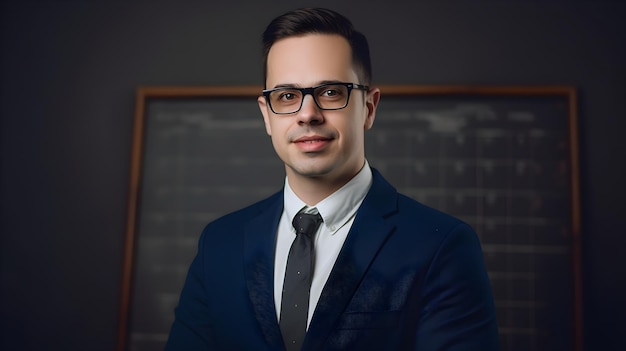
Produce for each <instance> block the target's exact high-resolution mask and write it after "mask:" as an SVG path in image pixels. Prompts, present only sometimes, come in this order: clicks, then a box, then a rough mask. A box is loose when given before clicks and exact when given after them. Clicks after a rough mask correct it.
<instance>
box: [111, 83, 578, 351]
mask: <svg viewBox="0 0 626 351" xmlns="http://www.w3.org/2000/svg"><path fill="white" fill-rule="evenodd" d="M379 88H380V89H381V91H382V95H383V99H385V98H386V97H388V96H390V97H408V98H412V97H414V98H416V99H417V98H423V97H438V96H442V97H452V98H454V97H490V96H491V97H512V98H515V97H533V96H535V97H555V98H562V99H563V100H564V101H566V102H567V108H568V111H567V114H568V117H569V121H567V122H566V123H565V124H566V125H567V126H568V128H569V130H567V131H565V132H566V133H567V135H568V141H569V145H568V148H569V155H570V157H569V160H567V161H568V162H569V169H570V170H571V172H570V179H569V184H570V187H569V188H570V189H569V190H570V194H569V195H570V199H571V208H570V215H571V216H570V219H571V223H570V227H571V233H570V235H571V258H572V263H571V269H572V271H571V274H572V277H573V280H572V282H571V283H572V286H571V290H572V293H573V297H572V301H573V306H572V316H573V330H572V333H571V334H572V335H573V338H574V340H573V341H572V345H573V349H574V350H575V351H581V350H582V345H583V341H582V335H583V332H582V325H583V318H582V281H581V246H580V245H581V240H580V235H581V214H580V191H579V188H580V186H579V184H580V181H579V160H578V130H577V128H578V121H577V96H576V90H575V89H574V88H573V87H570V86H530V87H514V86H419V85H382V86H379ZM261 90H262V87H261V86H212V87H139V88H138V89H137V92H136V102H135V114H134V127H133V142H132V151H131V164H130V182H129V193H128V209H127V226H126V235H125V242H124V257H123V260H124V261H123V269H122V285H121V302H120V310H119V329H118V344H117V349H118V350H119V351H122V350H125V349H126V347H127V344H128V334H129V314H130V311H131V296H132V283H133V278H134V277H133V267H134V262H135V261H136V257H135V253H136V251H137V249H138V248H137V245H136V243H137V240H138V237H137V225H138V224H137V218H138V216H139V215H140V213H141V206H140V196H141V190H142V184H141V182H142V176H143V168H142V164H143V162H144V151H145V150H144V146H145V143H146V140H145V131H146V128H147V121H146V119H147V118H148V116H146V108H147V106H146V104H147V101H148V100H150V99H163V100H170V99H171V100H175V99H190V98H197V99H205V98H210V99H222V98H223V99H232V98H235V99H245V100H248V99H253V100H254V99H255V98H256V97H257V96H258V95H259V94H260V91H261ZM259 118H260V114H259ZM374 128H376V126H375V127H374Z"/></svg>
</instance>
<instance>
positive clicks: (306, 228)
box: [292, 212, 322, 236]
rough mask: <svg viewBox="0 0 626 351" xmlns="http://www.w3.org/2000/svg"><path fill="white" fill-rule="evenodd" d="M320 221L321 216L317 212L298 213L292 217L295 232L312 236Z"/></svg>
mask: <svg viewBox="0 0 626 351" xmlns="http://www.w3.org/2000/svg"><path fill="white" fill-rule="evenodd" d="M320 223H322V216H320V214H319V213H316V214H309V213H303V212H300V213H298V214H297V215H296V216H295V217H293V223H292V224H293V227H294V228H295V229H296V234H305V235H307V236H312V235H313V234H315V232H316V231H317V228H318V227H319V226H320Z"/></svg>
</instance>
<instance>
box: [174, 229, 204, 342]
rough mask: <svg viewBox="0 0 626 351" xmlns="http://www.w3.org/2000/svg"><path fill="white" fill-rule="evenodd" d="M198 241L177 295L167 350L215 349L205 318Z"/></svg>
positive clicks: (201, 262) (200, 243)
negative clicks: (197, 248)
mask: <svg viewBox="0 0 626 351" xmlns="http://www.w3.org/2000/svg"><path fill="white" fill-rule="evenodd" d="M204 238H205V235H202V236H201V238H200V241H199V245H198V247H199V250H198V254H197V255H196V257H195V258H194V260H193V262H192V263H191V266H190V267H189V272H188V273H187V279H186V281H185V285H184V286H183V290H182V292H181V294H180V299H179V302H178V306H177V307H176V309H175V318H174V323H173V324H172V328H171V330H170V334H169V338H168V341H167V344H166V346H165V350H166V351H180V350H188V351H195V350H214V349H215V347H214V345H212V344H213V342H212V341H211V339H210V335H211V334H212V333H211V329H212V327H211V321H210V319H209V318H208V303H207V291H206V284H205V282H204V281H203V272H202V271H203V266H204V265H203V254H202V253H203V251H204V250H203V249H202V248H203V243H204V240H205V239H204Z"/></svg>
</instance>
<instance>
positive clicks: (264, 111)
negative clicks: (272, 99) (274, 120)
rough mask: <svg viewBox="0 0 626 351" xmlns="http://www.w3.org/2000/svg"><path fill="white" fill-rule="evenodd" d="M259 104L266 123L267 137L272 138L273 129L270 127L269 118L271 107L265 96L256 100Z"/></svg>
mask: <svg viewBox="0 0 626 351" xmlns="http://www.w3.org/2000/svg"><path fill="white" fill-rule="evenodd" d="M256 101H257V103H258V104H259V110H261V114H262V115H263V122H264V123H265V132H266V133H267V135H269V136H271V135H272V127H271V125H270V118H269V114H270V112H269V110H270V109H269V106H267V100H265V96H259V97H258V98H257V99H256Z"/></svg>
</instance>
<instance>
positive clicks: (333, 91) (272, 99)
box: [263, 83, 369, 115]
mask: <svg viewBox="0 0 626 351" xmlns="http://www.w3.org/2000/svg"><path fill="white" fill-rule="evenodd" d="M352 89H359V90H365V91H368V90H369V87H368V86H366V85H360V84H354V83H326V84H322V85H318V86H315V87H311V88H294V87H280V88H274V89H267V90H263V96H265V100H266V101H267V102H268V104H269V105H270V109H271V110H272V112H274V113H276V114H279V115H287V114H291V113H296V112H298V111H300V109H301V108H302V102H303V101H304V97H305V96H306V95H307V94H311V96H312V97H313V100H314V101H315V104H316V105H317V107H319V109H320V110H341V109H342V108H345V107H346V106H348V102H349V101H350V93H351V92H352Z"/></svg>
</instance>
